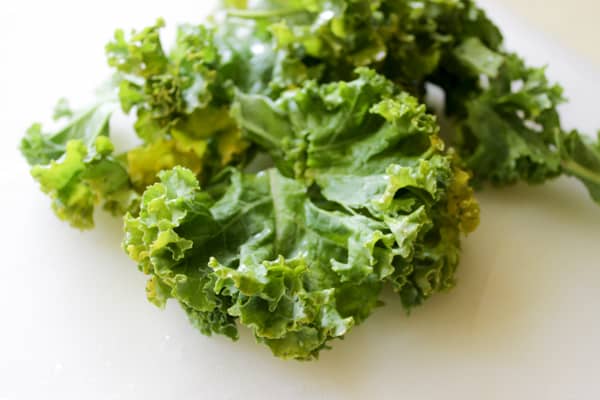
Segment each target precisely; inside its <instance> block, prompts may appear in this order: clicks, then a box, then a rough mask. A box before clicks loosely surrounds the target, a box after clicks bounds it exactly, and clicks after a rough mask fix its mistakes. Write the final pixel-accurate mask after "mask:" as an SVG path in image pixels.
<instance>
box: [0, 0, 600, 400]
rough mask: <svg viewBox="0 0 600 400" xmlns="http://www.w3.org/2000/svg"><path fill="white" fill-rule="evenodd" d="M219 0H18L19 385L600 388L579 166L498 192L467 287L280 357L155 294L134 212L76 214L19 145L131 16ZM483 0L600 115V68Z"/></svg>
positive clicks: (3, 25) (218, 391)
mask: <svg viewBox="0 0 600 400" xmlns="http://www.w3.org/2000/svg"><path fill="white" fill-rule="evenodd" d="M6 4H9V3H6ZM201 4H206V3H203V2H202V1H197V0H196V1H191V0H171V1H169V2H163V1H158V0H150V1H143V2H142V1H122V0H121V1H116V0H105V1H103V2H81V1H69V2H68V1H64V0H60V1H59V0H55V1H51V2H39V1H35V0H21V1H19V2H10V5H2V6H0V9H1V10H0V54H1V59H0V122H1V127H0V129H2V136H1V137H2V139H1V140H2V141H3V143H2V146H1V147H0V163H1V164H0V210H1V212H2V219H1V221H2V224H1V227H0V243H1V246H2V247H1V249H2V251H1V254H2V256H1V260H0V282H1V284H0V399H1V400H13V399H35V400H38V399H86V400H94V399H144V400H154V399H241V398H243V399H286V400H287V399H290V400H294V399H327V400H330V399H333V400H336V399H340V400H341V399H343V400H351V399H411V400H419V399H432V398H444V399H474V400H475V399H476V400H479V399H508V398H510V399H561V400H562V399H597V398H600V379H598V378H599V375H600V340H599V338H600V320H599V319H598V315H599V309H600V257H599V252H598V247H599V246H600V207H598V206H595V205H593V204H592V202H591V200H589V199H588V196H587V194H586V193H585V191H584V189H583V188H582V187H581V186H579V185H578V184H577V183H575V182H572V181H571V180H568V179H560V180H558V181H556V182H553V183H550V184H547V185H545V186H543V187H535V188H530V187H524V186H519V187H515V188H511V189H506V190H488V191H486V192H484V193H481V194H480V195H479V198H480V200H481V205H482V223H481V227H480V228H479V230H478V231H477V232H476V233H474V234H473V235H472V236H470V237H469V238H468V239H467V240H466V241H465V242H464V254H463V259H462V263H461V267H460V272H459V276H458V277H459V284H458V286H457V288H456V289H455V290H454V291H452V292H450V293H448V294H443V295H438V296H436V297H435V298H434V299H432V300H431V301H429V302H428V303H427V304H426V305H425V306H424V307H422V308H420V309H418V310H416V311H415V312H414V313H413V315H411V316H410V317H407V316H406V315H405V314H404V313H403V311H402V310H401V308H400V304H399V302H398V301H396V299H395V298H394V296H392V295H389V294H388V295H387V298H386V301H387V303H388V304H387V305H386V306H385V307H383V308H381V309H379V310H377V311H376V312H375V313H374V315H373V316H372V317H371V318H370V319H369V320H368V321H367V322H366V323H365V324H364V325H362V326H359V327H358V328H356V329H354V330H353V331H352V332H351V334H350V335H349V336H348V337H347V338H346V339H345V340H344V341H338V342H335V343H334V348H333V350H332V351H327V352H323V353H322V356H321V359H320V360H319V361H318V362H311V363H300V362H295V361H280V360H278V359H275V358H274V357H273V356H271V354H270V352H269V350H268V349H267V348H265V347H263V346H259V345H256V344H254V343H253V339H252V337H251V335H249V334H248V332H247V331H245V330H242V337H241V340H240V341H239V342H237V343H232V342H230V341H228V340H227V339H224V338H221V337H214V338H206V337H204V336H202V335H200V334H199V333H197V332H196V331H195V330H194V329H193V328H192V327H191V325H190V324H189V323H188V322H187V320H186V318H185V316H184V315H183V312H182V311H181V310H180V309H179V307H178V306H177V305H176V304H171V305H170V306H169V307H168V308H167V310H166V311H164V312H161V311H159V310H158V309H156V308H154V307H153V306H151V305H150V304H149V303H148V302H147V301H146V300H145V295H144V281H145V278H144V277H143V276H142V274H141V273H139V272H138V271H137V270H136V267H135V265H134V264H133V263H132V262H131V261H130V260H129V259H128V258H127V256H126V255H125V254H124V253H123V252H122V251H121V250H120V241H121V228H120V226H121V223H120V221H119V220H118V219H111V218H109V217H107V216H101V217H99V218H97V228H96V230H94V231H92V232H86V233H80V232H78V231H75V230H72V229H71V228H69V227H68V226H67V225H66V224H64V223H61V222H59V221H58V220H57V219H56V218H55V217H54V215H53V214H52V212H51V211H50V208H49V201H48V199H47V198H46V197H45V196H44V195H42V194H41V193H40V192H39V190H38V188H37V187H36V185H35V184H34V182H33V180H32V179H30V177H29V176H28V169H27V167H26V165H25V163H24V161H23V160H22V159H21V157H20V155H19V154H18V153H17V151H16V147H17V143H18V140H19V138H20V137H21V135H22V132H23V131H24V130H25V128H26V127H27V126H28V124H29V123H31V122H32V121H34V120H36V119H42V120H43V119H47V118H48V117H49V115H50V110H51V107H52V105H53V104H54V101H55V100H56V98H57V97H59V96H63V95H64V96H68V97H70V98H72V99H75V100H77V101H76V102H75V103H84V102H85V101H87V100H88V99H90V98H91V91H92V89H93V88H94V86H95V85H96V84H97V83H98V82H99V80H100V79H101V78H102V77H103V76H104V75H105V74H106V73H107V68H106V67H104V57H103V45H104V43H105V42H106V41H107V40H108V39H109V37H110V35H111V33H112V30H113V28H114V27H132V26H137V27H141V26H144V25H145V24H149V23H152V22H153V21H154V19H155V17H157V16H160V15H162V16H164V17H165V18H166V20H167V21H168V22H170V23H171V26H172V25H173V24H174V23H176V22H184V21H196V20H198V19H199V17H200V16H201V15H203V13H204V11H203V9H206V8H208V6H207V5H201ZM483 4H484V5H485V6H486V7H487V8H488V9H489V10H490V12H491V15H492V16H493V17H494V18H495V19H496V20H497V21H498V22H499V24H500V25H501V26H502V28H503V30H504V31H505V33H506V36H507V44H508V47H509V48H511V49H515V50H518V51H520V52H522V53H523V54H524V55H525V56H526V57H527V59H528V60H530V61H531V62H532V63H534V64H545V63H550V64H551V66H550V69H549V73H550V76H551V77H552V78H554V79H557V80H559V81H560V82H562V83H563V85H564V86H565V88H566V94H567V95H568V97H569V98H570V99H571V101H572V102H571V104H570V105H569V106H566V107H564V118H565V121H566V123H567V125H568V126H574V127H578V128H581V129H585V130H588V131H589V132H592V130H593V129H594V128H600V107H598V105H597V93H599V92H600V70H594V68H592V67H590V66H588V65H586V64H585V63H584V62H582V61H581V60H580V59H578V58H577V57H576V56H574V55H573V54H572V53H570V52H569V51H567V50H564V49H562V48H560V47H558V46H556V45H554V44H553V43H552V42H551V41H550V40H549V39H548V38H546V37H544V36H543V35H541V34H539V33H537V32H534V31H532V30H530V29H529V28H528V27H527V26H526V24H525V23H524V22H523V21H522V20H519V18H517V17H515V16H512V15H510V14H508V13H506V12H504V11H502V10H501V9H499V8H498V7H497V6H494V4H493V3H492V2H490V1H485V2H484V3H483ZM565 23H571V22H570V21H565ZM574 23H576V21H574Z"/></svg>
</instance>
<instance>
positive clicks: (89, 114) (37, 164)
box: [21, 101, 137, 229]
mask: <svg viewBox="0 0 600 400" xmlns="http://www.w3.org/2000/svg"><path fill="white" fill-rule="evenodd" d="M115 106H116V104H115V103H114V102H111V101H106V102H100V103H98V104H97V105H94V106H93V107H91V108H89V109H87V110H85V111H83V112H81V113H73V112H72V111H71V110H70V109H69V108H68V107H67V106H66V103H64V102H61V103H59V107H57V112H56V113H55V114H56V116H57V117H60V118H63V117H64V118H66V119H68V121H67V122H66V124H65V126H64V127H63V128H62V129H60V130H58V131H56V132H52V133H45V132H43V131H42V126H41V125H40V124H34V125H33V126H32V127H31V128H30V129H29V130H28V131H27V134H26V135H25V137H24V138H23V139H22V141H21V152H22V153H23V155H24V156H25V158H26V159H27V161H28V162H29V164H30V165H31V167H32V169H31V174H32V175H33V177H34V178H35V179H36V180H37V181H38V182H39V183H40V186H41V189H42V191H44V192H45V193H47V194H48V195H49V196H50V197H51V198H52V208H53V209H54V211H55V213H56V215H57V216H58V217H59V218H60V219H62V220H66V221H68V222H69V223H70V224H71V225H72V226H74V227H76V228H80V229H89V228H92V227H93V225H94V220H93V213H94V207H95V205H96V204H97V203H98V202H100V201H101V202H103V204H104V208H105V209H107V210H108V211H110V212H112V213H113V214H117V215H122V214H124V213H125V212H126V211H128V210H135V208H136V205H137V201H136V197H137V195H136V193H135V192H133V191H132V187H131V184H130V181H129V177H128V174H127V170H126V168H125V166H124V165H123V163H122V162H121V161H120V160H119V159H118V158H116V157H114V156H113V154H112V153H113V150H114V148H113V145H112V143H111V142H110V139H109V138H108V134H109V120H110V117H111V115H112V113H113V111H114V109H115Z"/></svg>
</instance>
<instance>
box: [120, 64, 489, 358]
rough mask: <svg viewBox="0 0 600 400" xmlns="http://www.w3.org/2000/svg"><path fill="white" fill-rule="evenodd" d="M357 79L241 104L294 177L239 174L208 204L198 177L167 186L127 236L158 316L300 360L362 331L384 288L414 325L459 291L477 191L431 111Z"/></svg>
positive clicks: (366, 75) (176, 178)
mask: <svg viewBox="0 0 600 400" xmlns="http://www.w3.org/2000/svg"><path fill="white" fill-rule="evenodd" d="M359 73H360V76H359V78H358V79H356V80H355V81H352V82H348V83H346V82H340V83H334V84H329V85H325V86H321V87H319V86H317V85H315V84H314V83H312V82H309V83H307V84H306V85H305V86H304V87H302V88H301V89H300V90H298V91H293V92H290V93H284V94H283V95H282V96H281V98H279V99H278V100H277V101H276V102H271V101H270V100H269V99H268V98H267V97H264V96H261V95H242V94H240V95H239V96H238V97H239V99H238V101H237V102H236V104H235V109H236V114H237V115H238V120H239V121H240V126H242V127H243V128H244V130H245V132H246V131H247V134H248V137H249V138H250V139H251V140H252V138H253V137H254V135H259V136H261V137H262V138H263V141H262V142H263V143H265V144H266V145H267V146H270V148H269V149H270V150H272V151H271V153H272V154H273V155H274V157H276V158H278V162H277V164H278V166H279V167H280V169H281V171H283V172H284V173H286V172H287V174H288V175H291V176H290V177H288V178H285V177H283V176H282V175H281V174H280V173H279V172H277V171H276V170H266V171H263V172H261V173H259V174H258V175H252V174H241V173H239V172H236V171H230V172H227V173H226V174H225V175H226V177H223V178H221V181H219V182H213V183H212V184H211V185H209V186H208V187H207V188H206V189H205V190H204V191H202V190H200V187H199V185H198V183H197V181H196V180H195V179H194V174H192V173H191V172H190V171H189V170H184V169H175V170H173V171H172V172H166V173H163V174H161V183H160V184H156V185H154V186H151V187H150V188H149V189H148V190H147V191H146V192H145V194H144V196H143V199H142V211H141V214H140V216H139V217H137V218H134V217H131V216H128V217H126V222H125V229H126V239H125V244H124V246H125V248H126V250H127V251H128V253H129V255H130V256H131V257H132V258H133V259H134V260H136V261H138V262H139V263H140V269H141V270H142V271H144V272H145V273H147V274H150V275H152V278H151V280H150V283H149V287H150V288H151V289H150V290H149V298H150V300H151V301H152V302H154V303H156V304H158V305H161V306H162V305H164V301H165V300H166V299H167V298H169V297H173V298H175V299H177V300H178V301H179V302H180V303H182V304H183V305H184V308H185V309H186V310H187V311H188V313H190V311H191V318H192V319H193V320H194V321H195V325H197V326H198V327H199V328H200V330H201V331H203V332H205V333H206V332H208V333H212V332H217V333H225V334H227V335H229V336H233V337H235V335H233V330H232V328H231V327H232V326H233V325H232V323H233V322H232V321H233V319H234V318H235V319H239V322H240V323H242V324H243V325H247V326H249V327H250V328H252V329H253V331H254V334H255V336H256V337H257V339H258V340H259V341H261V342H264V343H265V344H267V345H268V346H269V347H271V349H272V350H273V352H274V354H275V355H277V356H280V357H285V358H299V359H305V358H310V357H314V356H316V355H317V354H318V351H319V350H321V349H322V348H324V347H325V346H326V345H327V342H328V341H329V340H330V339H332V338H336V337H340V336H342V335H344V334H345V333H347V331H348V330H349V329H350V328H351V327H352V326H353V325H354V324H356V323H360V322H362V321H363V320H364V319H365V318H366V317H367V316H368V315H369V314H370V312H371V310H372V308H373V307H375V306H376V305H377V304H378V297H379V293H380V291H381V288H382V285H383V283H384V282H386V281H389V282H391V283H392V284H393V286H394V288H395V290H396V291H397V292H398V293H399V295H400V298H401V300H402V302H403V304H404V306H405V307H406V308H407V309H410V308H412V307H414V306H416V305H418V304H421V303H422V302H423V300H425V299H426V298H428V297H429V296H430V295H432V294H433V293H435V292H437V291H441V290H445V289H448V288H450V287H452V286H453V284H454V272H455V269H456V266H457V264H458V259H459V247H460V241H459V234H460V231H461V230H462V231H466V232H468V231H471V230H472V229H473V228H474V227H475V226H476V224H477V219H478V208H477V204H476V203H475V201H474V200H473V198H472V191H471V189H470V188H469V187H468V186H467V182H468V175H467V174H466V173H464V172H462V171H460V170H459V169H458V168H457V167H456V166H454V165H453V160H452V157H451V156H447V155H444V154H443V152H442V147H443V146H442V143H441V141H440V139H439V138H437V136H436V133H437V130H438V128H437V125H436V122H435V118H434V117H433V116H431V115H428V114H426V113H425V106H423V105H420V104H419V103H418V102H417V100H416V99H415V98H413V97H411V96H409V95H407V94H405V93H403V94H399V95H396V96H394V94H393V91H394V87H393V85H392V84H391V82H388V81H386V80H385V79H383V78H382V77H381V76H378V75H376V74H375V73H374V72H373V71H369V70H362V71H359ZM286 146H287V147H286ZM282 148H283V150H284V151H283V152H282V151H281V150H282ZM286 154H287V155H290V157H293V158H288V159H286V158H285V155H286ZM286 164H287V165H286ZM294 175H295V176H296V177H297V178H298V179H292V178H293V177H294ZM225 179H227V180H228V182H225V183H223V180H225ZM312 182H314V185H313V184H311V183H312ZM224 188H225V189H224ZM223 190H224V192H223ZM157 287H160V290H157V289H156V288H157ZM224 305H226V307H225V306H224ZM215 313H220V314H219V316H218V317H216V318H215ZM209 315H210V316H212V317H209ZM199 317H200V318H199ZM215 320H217V321H219V322H220V324H215V323H214V321H215ZM202 321H210V322H209V323H207V322H202Z"/></svg>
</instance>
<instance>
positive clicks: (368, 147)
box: [234, 69, 479, 308]
mask: <svg viewBox="0 0 600 400" xmlns="http://www.w3.org/2000/svg"><path fill="white" fill-rule="evenodd" d="M357 74H358V77H357V78H356V79H355V80H353V81H350V82H336V83H331V84H326V85H321V86H319V85H316V84H315V83H314V82H308V83H306V84H305V85H303V87H302V88H300V89H298V90H291V91H288V92H286V93H285V94H283V95H282V96H281V97H280V98H279V99H277V100H276V101H271V100H270V99H268V98H266V97H264V96H260V95H243V94H239V95H238V98H237V101H236V103H235V105H234V114H235V115H236V118H237V119H238V123H239V125H240V126H241V127H242V129H243V130H244V133H245V134H246V135H247V136H248V137H249V138H250V139H251V140H253V141H255V142H258V143H262V144H263V146H264V147H265V148H266V150H267V151H269V152H270V154H271V155H272V157H273V158H274V160H275V163H276V165H277V166H278V167H279V169H280V170H281V171H283V173H284V174H287V175H291V176H295V177H296V178H298V179H301V180H303V181H305V183H306V184H307V185H310V184H313V183H314V186H315V187H316V188H318V192H319V194H320V195H321V196H322V197H323V201H324V202H329V203H330V206H331V207H338V208H341V209H344V210H350V211H351V212H353V213H357V214H361V215H368V216H370V217H371V218H374V219H376V220H378V221H381V222H384V223H386V224H387V225H388V226H389V229H390V231H391V232H392V233H394V235H395V237H396V241H397V244H398V247H399V250H400V252H401V254H402V255H403V256H404V257H406V258H407V259H408V260H409V261H406V262H405V261H402V263H400V264H402V266H401V267H400V266H399V265H397V266H395V268H394V270H395V275H396V278H395V279H394V282H395V288H396V290H397V291H398V292H399V293H400V296H401V298H402V301H403V303H404V305H405V306H406V307H407V308H410V307H412V306H414V305H417V304H420V303H422V302H423V300H425V299H426V298H427V297H429V295H431V294H432V293H434V292H436V291H439V290H443V289H444V288H448V287H450V286H452V285H453V282H454V281H453V276H454V271H455V269H456V266H457V264H458V258H459V257H458V255H459V231H460V230H461V229H462V230H463V231H465V232H470V231H471V230H473V229H475V227H476V226H477V223H478V220H479V208H478V206H477V203H476V202H475V200H473V197H472V192H471V189H470V188H469V186H468V180H469V176H468V174H467V173H465V172H464V171H462V170H460V169H459V168H458V167H457V166H456V165H455V162H454V160H453V157H452V156H450V155H446V154H444V152H443V143H442V141H441V139H440V138H439V137H438V136H437V133H438V130H439V128H438V126H437V123H436V120H435V117H434V116H432V115H430V114H427V113H426V110H425V106H424V105H422V104H420V103H419V102H418V101H417V100H416V99H415V98H414V97H412V96H410V95H408V94H407V93H400V94H395V93H394V91H395V89H394V86H393V85H392V83H391V82H389V81H387V80H386V79H385V78H383V77H382V76H380V75H378V74H376V73H375V72H374V71H372V70H368V69H359V70H358V71H357ZM413 213H417V214H413ZM409 215H411V216H410V217H409ZM416 215H421V216H422V217H423V218H424V220H420V222H419V223H415V222H414V218H416ZM411 221H412V222H411ZM423 221H426V222H423ZM425 226H427V227H428V228H427V229H424V227H425ZM407 235H408V236H409V237H410V238H412V239H414V240H416V243H414V242H412V241H411V240H409V239H407ZM398 262H399V261H398ZM404 263H405V264H406V266H404ZM403 268H405V269H403ZM336 269H338V270H339V271H340V273H341V274H342V275H345V276H346V278H347V279H361V277H362V276H364V275H365V274H367V273H369V270H368V269H363V270H361V271H359V270H354V269H348V270H346V266H344V265H343V264H340V265H337V266H336ZM413 270H414V271H416V272H417V273H416V274H415V275H414V276H413V277H416V276H418V278H415V279H412V280H411V279H406V273H404V271H409V274H410V273H412V272H413Z"/></svg>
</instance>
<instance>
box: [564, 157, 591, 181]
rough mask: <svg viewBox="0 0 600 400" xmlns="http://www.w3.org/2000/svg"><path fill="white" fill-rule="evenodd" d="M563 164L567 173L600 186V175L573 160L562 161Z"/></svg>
mask: <svg viewBox="0 0 600 400" xmlns="http://www.w3.org/2000/svg"><path fill="white" fill-rule="evenodd" d="M561 164H562V167H563V168H564V170H565V171H567V173H569V174H571V175H575V176H577V177H579V178H582V179H584V180H586V181H589V182H592V183H594V184H596V185H600V174H598V173H596V172H594V171H592V170H590V169H588V168H586V167H584V166H582V165H580V164H577V163H576V162H574V161H571V160H562V161H561Z"/></svg>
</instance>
